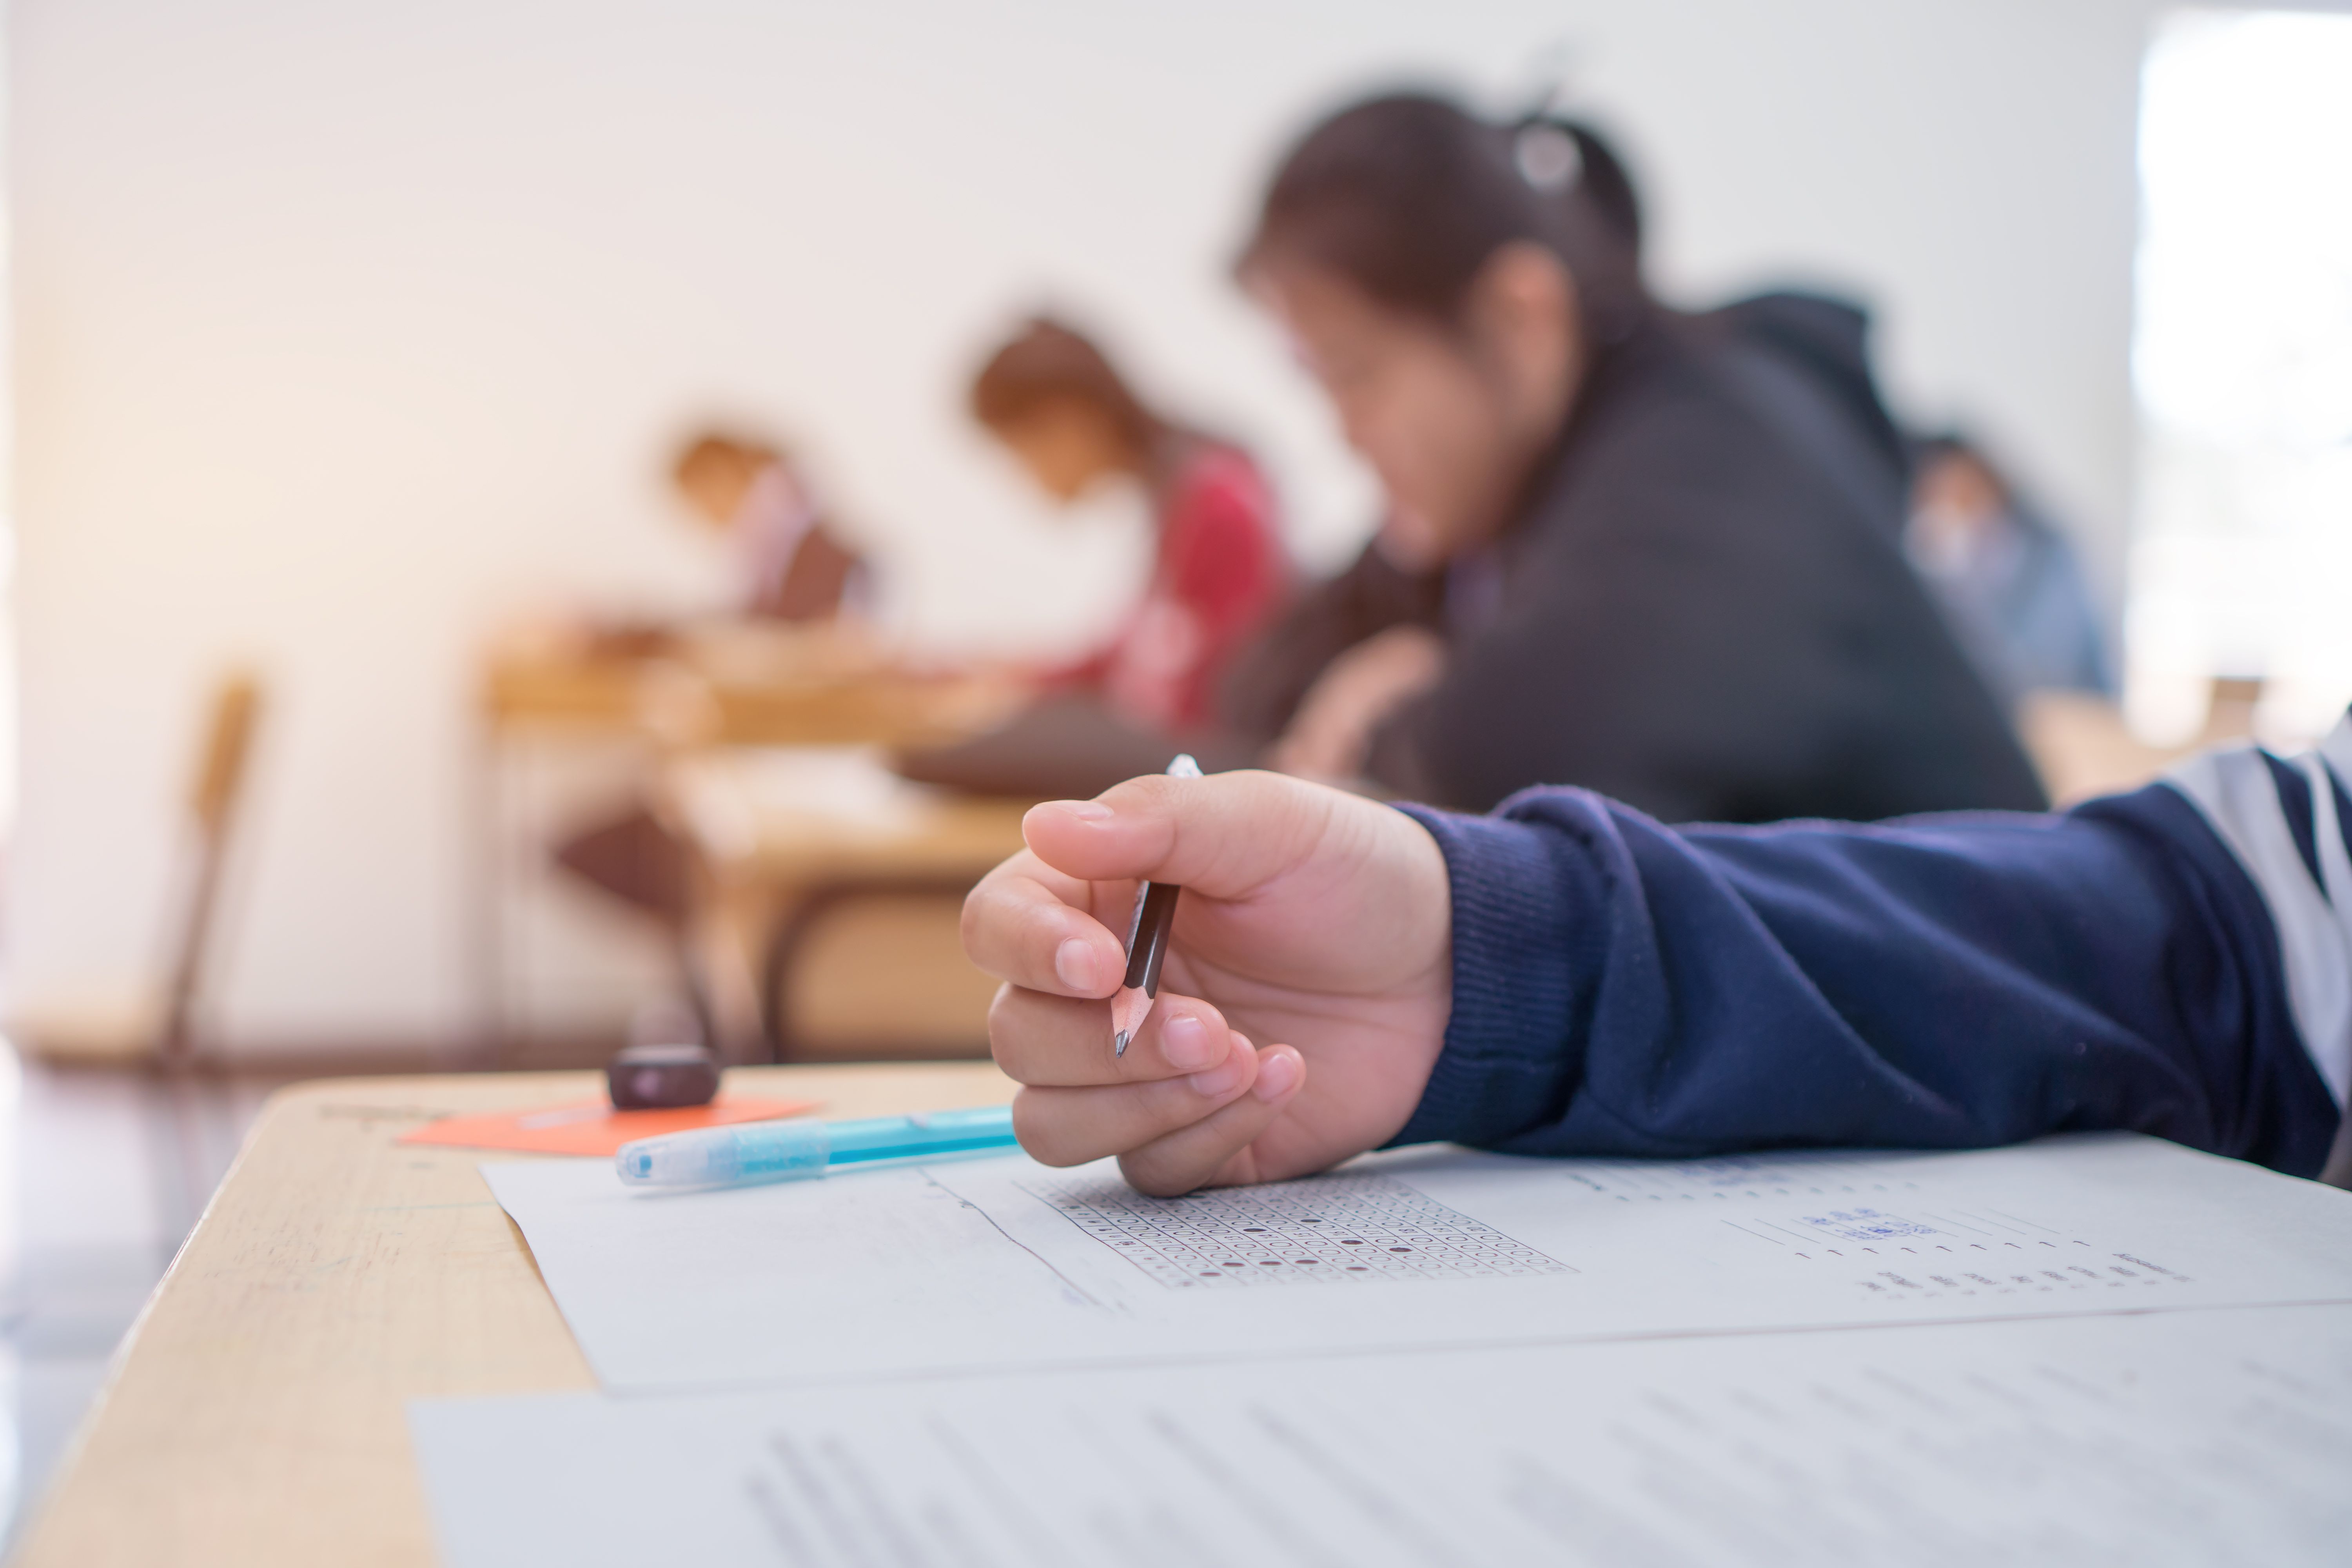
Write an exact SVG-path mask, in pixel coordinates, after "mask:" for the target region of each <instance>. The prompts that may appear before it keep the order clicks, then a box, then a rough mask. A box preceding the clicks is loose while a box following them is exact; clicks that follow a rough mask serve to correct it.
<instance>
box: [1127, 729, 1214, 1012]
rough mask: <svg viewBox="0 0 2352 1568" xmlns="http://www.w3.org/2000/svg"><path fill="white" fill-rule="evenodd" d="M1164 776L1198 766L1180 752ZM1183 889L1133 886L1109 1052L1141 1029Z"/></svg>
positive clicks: (1179, 775)
mask: <svg viewBox="0 0 2352 1568" xmlns="http://www.w3.org/2000/svg"><path fill="white" fill-rule="evenodd" d="M1168 776H1169V777H1170V778H1171V779H1196V778H1199V777H1200V776H1201V764H1200V763H1196V762H1194V761H1193V760H1192V754H1191V753H1190V752H1177V753H1176V760H1175V761H1173V762H1171V763H1169V764H1168ZM1182 891H1183V889H1181V888H1179V887H1178V886H1177V885H1176V884H1175V883H1173V882H1146V883H1144V884H1143V886H1141V887H1140V888H1138V889H1136V890H1135V915H1134V918H1133V919H1132V920H1130V921H1129V922H1128V927H1127V976H1126V978H1125V979H1124V980H1122V981H1121V982H1120V983H1119V989H1118V995H1116V996H1114V997H1112V998H1111V999H1110V1048H1111V1054H1112V1055H1113V1056H1118V1057H1123V1056H1125V1055H1127V1047H1128V1045H1129V1042H1130V1041H1132V1040H1133V1039H1134V1038H1135V1034H1136V1031H1137V1030H1139V1029H1140V1028H1142V1027H1143V1020H1144V1018H1145V1017H1146V1016H1149V1015H1150V1012H1151V1004H1152V1001H1153V999H1154V998H1155V997H1157V996H1158V995H1159V994H1160V964H1161V963H1164V962H1165V961H1166V959H1167V957H1168V933H1169V931H1171V930H1173V929H1174V927H1175V924H1176V895H1177V894H1178V893H1181V892H1182Z"/></svg>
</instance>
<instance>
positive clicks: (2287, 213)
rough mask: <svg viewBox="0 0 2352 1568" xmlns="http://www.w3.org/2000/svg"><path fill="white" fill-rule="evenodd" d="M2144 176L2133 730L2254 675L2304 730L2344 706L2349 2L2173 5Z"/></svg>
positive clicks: (2155, 48)
mask: <svg viewBox="0 0 2352 1568" xmlns="http://www.w3.org/2000/svg"><path fill="white" fill-rule="evenodd" d="M2139 175H2140V193H2141V227H2140V244H2139V268H2138V273H2139V277H2138V306H2139V310H2138V325H2137V333H2136V336H2135V340H2134V343H2133V379H2134V383H2135V384H2136V386H2137V393H2138V401H2139V416H2140V489H2139V495H2140V505H2139V516H2138V520H2137V521H2138V526H2137V532H2136V536H2135V542H2134V546H2133V553H2132V561H2131V571H2130V579H2131V597H2130V608H2129V613H2128V615H2127V616H2126V626H2125V637H2126V658H2127V661H2128V676H2129V684H2128V701H2129V704H2130V708H2131V710H2132V717H2133V721H2134V723H2135V725H2136V726H2137V727H2138V728H2139V729H2140V730H2141V731H2143V732H2144V733H2147V735H2148V736H2149V737H2150V738H2151V739H2157V738H2165V737H2171V736H2178V735H2179V734H2181V733H2183V732H2184V731H2189V730H2193V729H2194V728H2195V727H2196V726H2197V724H2198V722H2199V721H2200V719H2201V717H2202V714H2203V703H2204V693H2205V691H2206V690H2207V689H2208V687H2209V686H2210V681H2211V679H2212V678H2214V677H2216V676H2241V677H2257V678H2260V679H2263V680H2264V681H2265V682H2266V695H2265V699H2264V704H2263V710H2262V712H2261V715H2260V727H2261V728H2262V729H2263V731H2264V733H2265V735H2266V736H2269V737H2273V738H2277V739H2290V738H2294V737H2307V736H2309V735H2312V734H2314V733H2316V732H2317V731H2321V730H2323V729H2325V728H2326V726H2327V724H2328V723H2330V722H2331V721H2332V720H2333V717H2334V715H2335V714H2336V713H2340V712H2341V711H2343V709H2344V705H2345V703H2346V701H2347V699H2352V16H2320V15H2309V14H2300V13H2292V12H2226V13H2225V12H2218V11H2188V12H2180V13H2177V14H2175V15H2174V16H2169V17H2168V18H2167V19H2166V20H2165V21H2164V22H2163V23H2162V24H2161V25H2160V26H2159V27H2158V31H2157V34H2156V37H2155V41H2154V43H2153V45H2152V47H2150V49H2149V51H2148V56H2147V67H2146V71H2145V75H2144V78H2143V80H2142V87H2141V98H2140V126H2139Z"/></svg>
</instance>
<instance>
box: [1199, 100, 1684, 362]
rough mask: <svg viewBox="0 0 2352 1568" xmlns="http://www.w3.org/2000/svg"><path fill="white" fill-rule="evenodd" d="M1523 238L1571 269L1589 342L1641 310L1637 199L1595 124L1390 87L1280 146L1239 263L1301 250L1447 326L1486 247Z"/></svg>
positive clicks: (1618, 330)
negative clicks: (1476, 111) (1474, 108)
mask: <svg viewBox="0 0 2352 1568" xmlns="http://www.w3.org/2000/svg"><path fill="white" fill-rule="evenodd" d="M1522 240H1527V241H1533V242H1535V243H1537V244H1538V245H1541V246H1543V247H1546V248H1547V249H1549V250H1550V251H1551V252H1552V253H1553V254H1554V255H1556V256H1558V257H1559V258H1560V260H1561V261H1562V262H1563V263H1564V264H1566V266H1567V268H1568V269H1569V272H1570V275H1571V276H1573V277H1574V278H1575V279H1576V283H1577V290H1578V293H1579V296H1580V299H1581V301H1582V306H1583V311H1584V315H1585V321H1586V327H1587V330H1588V331H1591V333H1592V335H1593V336H1594V337H1595V338H1596V339H1597V340H1598V341H1601V342H1608V341H1612V340H1613V339H1615V338H1617V337H1620V336H1622V334H1623V332H1624V331H1626V330H1627V329H1628V328H1630V327H1631V325H1632V324H1633V321H1636V320H1638V319H1639V317H1640V316H1641V315H1643V313H1645V312H1646V311H1647V310H1649V309H1650V300H1649V296H1648V293H1647V291H1646V290H1645V289H1643V285H1642V209H1641V202H1640V198H1639V197H1638V196H1637V195H1635V193H1634V189H1633V180H1632V178H1631V176H1629V175H1628V174H1626V172H1625V165H1624V163H1623V162H1622V160H1621V159H1619V157H1618V156H1617V153H1616V151H1615V149H1613V148H1612V147H1611V146H1610V145H1609V143H1608V142H1607V141H1606V140H1605V139H1603V138H1602V137H1601V134H1600V133H1599V132H1596V131H1594V130H1592V129H1591V127H1590V126H1587V125H1584V124H1581V123H1580V122H1578V121H1571V120H1563V119H1557V118H1553V117H1550V116H1534V117H1530V118H1528V119H1526V120H1522V121H1517V123H1515V124H1510V125H1497V124H1493V123H1490V122H1488V121H1484V120H1481V119H1479V118H1477V117H1476V116H1475V115H1473V114H1471V113H1470V112H1469V111H1468V110H1465V109H1463V108H1462V107H1461V106H1459V105H1458V104H1455V103H1453V102H1450V101H1448V100H1444V99H1442V98H1436V97H1433V96H1429V95H1426V94H1420V93H1400V94H1394V95H1391V96H1387V97H1382V98H1375V99H1370V100H1367V101H1365V102H1362V103H1358V104H1355V105H1353V106H1351V107H1349V108H1347V109H1343V110H1340V111H1339V113H1337V114H1334V115H1332V116H1331V117H1330V118H1329V119H1328V120H1326V121H1323V122H1322V123H1321V124H1319V125H1318V126H1316V127H1315V129H1314V130H1312V131H1310V132H1307V135H1306V136H1305V137H1304V138H1303V139H1302V140H1301V141H1300V142H1298V144H1297V146H1296V147H1294V148H1292V149H1291V151H1290V153H1289V155H1288V156H1287V157H1286V158H1285V159H1284V160H1283V162H1282V166H1281V168H1280V169H1279V170H1277V171H1276V174H1275V176H1274V182H1273V184H1271V185H1269V186H1268V187H1267V190H1266V193H1265V203H1264V205H1262V206H1261V207H1260V209H1259V213H1258V222H1257V231H1256V233H1255V235H1254V236H1253V237H1252V238H1251V240H1250V243H1249V246H1248V247H1247V248H1246V249H1245V250H1244V252H1243V253H1242V257H1241V259H1240V261H1239V262H1238V263H1237V265H1236V268H1235V270H1236V271H1238V272H1241V273H1244V274H1246V273H1248V272H1250V271H1252V270H1254V269H1255V268H1259V267H1262V266H1265V265H1266V264H1267V263H1268V262H1270V261H1273V260H1275V259H1276V258H1296V259H1298V260H1303V261H1306V262H1308V263H1310V264H1312V265H1315V266H1318V267H1324V268H1330V269H1331V270H1333V271H1335V272H1337V273H1339V275H1340V276H1342V277H1344V278H1346V279H1349V281H1351V282H1353V283H1354V284H1356V285H1357V286H1358V287H1359V288H1360V289H1363V290H1364V291H1365V292H1366V293H1368V294H1370V295H1371V296H1372V298H1374V299H1375V300H1380V301H1381V303H1382V304H1385V305H1391V306H1394V307H1396V308H1398V309H1401V310H1411V311H1413V312H1416V313H1418V314H1421V315H1424V316H1430V317H1434V318H1436V319H1438V320H1440V321H1454V320H1456V319H1458V318H1459V316H1460V314H1461V310H1462V306H1463V302H1464V300H1465V296H1466V295H1467V294H1468V292H1469V290H1470V286H1471V284H1472V283H1473V281H1475V279H1476V278H1477V276H1478V273H1479V270H1480V269H1481V268H1484V267H1485V266H1486V260H1487V258H1489V257H1491V256H1493V255H1494V253H1495V252H1496V250H1498V249H1500V248H1501V247H1504V246H1506V245H1509V244H1513V243H1515V242H1517V241H1522Z"/></svg>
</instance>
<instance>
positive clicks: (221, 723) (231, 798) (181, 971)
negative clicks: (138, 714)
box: [155, 670, 261, 1063]
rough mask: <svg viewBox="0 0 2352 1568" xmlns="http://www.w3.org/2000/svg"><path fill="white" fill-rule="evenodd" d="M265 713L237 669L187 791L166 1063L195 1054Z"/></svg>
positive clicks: (160, 1037) (257, 693)
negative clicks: (224, 885)
mask: <svg viewBox="0 0 2352 1568" xmlns="http://www.w3.org/2000/svg"><path fill="white" fill-rule="evenodd" d="M260 718H261V682H260V679H259V678H257V676H256V675H255V674H254V673H253V672H252V671H250V670H236V671H234V672H232V673H231V674H230V675H229V676H228V677H227V678H226V679H224V680H223V681H222V682H221V683H220V685H219V687H218V688H216V689H215V691H214V693H213V700H212V715H211V721H210V722H209V723H208V724H207V725H206V726H205V741H204V750H203V753H202V755H201V757H200V758H199V760H198V762H197V765H196V778H195V787H194V789H193V790H191V791H190V792H189V795H188V826H189V841H188V849H187V856H188V858H187V862H186V865H187V881H186V883H185V885H184V890H183V897H184V902H183V904H182V906H181V908H180V909H179V910H177V911H176V914H177V921H176V928H177V929H176V930H175V931H173V938H172V953H171V970H170V973H168V974H167V975H166V976H165V979H164V990H163V1024H162V1027H161V1029H160V1031H159V1032H158V1034H157V1037H156V1042H155V1054H156V1055H157V1056H158V1057H159V1058H162V1059H163V1061H165V1062H166V1063H177V1062H184V1061H185V1060H187V1059H188V1058H190V1057H191V1056H193V1055H194V1051H195V1013H196V1003H197V999H198V996H199V994H200V993H201V990H202V987H203V984H204V974H205V956H206V954H207V953H208V952H210V949H211V943H212V937H213V926H214V921H215V915H216V913H217V911H218V909H219V906H220V887H221V869H222V867H223V866H224V865H225V864H226V862H227V859H228V849H229V844H230V840H231V835H232V832H233V830H234V828H235V826H236V815H237V806H238V805H239V803H240V802H241V801H242V800H243V799H244V795H245V784H246V777H247V773H248V771H249V768H248V764H249V763H250V762H251V761H252V756H253V738H254V732H255V730H256V728H257V726H258V724H259V722H260Z"/></svg>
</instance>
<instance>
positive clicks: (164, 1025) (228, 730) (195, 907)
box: [8, 670, 262, 1066]
mask: <svg viewBox="0 0 2352 1568" xmlns="http://www.w3.org/2000/svg"><path fill="white" fill-rule="evenodd" d="M261 707H262V691H261V683H260V680H259V679H258V678H257V677H256V676H255V675H254V674H253V673H252V672H251V671H248V670H235V671H232V672H231V673H229V674H228V675H227V676H226V677H225V678H223V679H222V680H221V681H220V682H219V684H218V685H217V686H215V688H214V689H213V693H212V697H211V700H210V702H209V703H208V705H207V711H206V715H205V726H204V731H203V735H202V739H201V742H200V744H199V747H198V750H197V755H196V767H195V772H194V777H193V778H192V779H191V780H190V781H189V786H188V793H187V795H186V796H185V801H186V810H187V817H186V826H185V828H184V842H183V847H182V848H181V852H180V859H179V861H178V863H177V864H176V865H175V866H174V867H173V881H172V888H171V891H170V895H169V898H168V900H167V902H166V904H165V913H164V924H163V932H162V937H163V942H162V947H163V952H162V961H161V963H159V964H158V965H157V967H156V969H155V970H153V971H150V972H149V973H145V974H143V975H140V976H138V977H136V978H135V979H134V980H133V981H132V982H131V984H127V985H122V986H119V987H117V988H114V989H111V990H110V991H106V992H102V993H100V994H85V995H78V996H73V997H69V998H47V999H37V1000H36V1001H35V1002H33V1003H32V1004H31V1005H26V1006H22V1007H20V1008H18V1009H17V1010H16V1011H15V1012H14V1013H12V1015H11V1016H10V1017H9V1019H8V1032H9V1034H10V1036H11V1037H12V1038H14V1039H15V1040H16V1042H17V1043H18V1044H19V1045H21V1046H23V1047H25V1048H26V1050H27V1051H29V1052H30V1053H31V1054H33V1055H35V1056H37V1057H41V1058H46V1059H48V1060H51V1061H56V1062H59V1063H79V1064H86V1065H89V1066H106V1065H123V1066H131V1065H137V1064H141V1063H150V1064H152V1063H162V1064H163V1065H166V1066H184V1065H185V1064H186V1063H187V1062H188V1061H189V1060H190V1059H192V1058H193V1057H194V1051H195V1047H196V1037H197V1034H198V1020H197V1015H198V1010H199V1005H200V1004H201V1002H202V1000H203V992H204V985H205V968H206V965H207V963H208V961H209V958H210V954H211V952H212V948H213V946H214V943H215V936H216V928H217V925H218V915H219V905H220V899H221V884H222V878H223V874H224V868H226V864H227V861H228V856H229V847H230V844H231V841H232V839H233V837H234V833H235V829H236V818H237V814H238V807H239V805H240V803H241V802H242V800H243V798H244V795H245V790H246V784H247V775H248V773H249V772H250V764H251V762H252V753H253V742H254V736H255V733H256V731H257V729H258V727H259V723H260V717H261Z"/></svg>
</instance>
